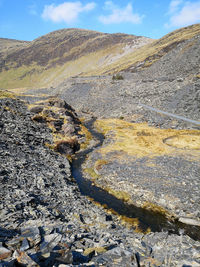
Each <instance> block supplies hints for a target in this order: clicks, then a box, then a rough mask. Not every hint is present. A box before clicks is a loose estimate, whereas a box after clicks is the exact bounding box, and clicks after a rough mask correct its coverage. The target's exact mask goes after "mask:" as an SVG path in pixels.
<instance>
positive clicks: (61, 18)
mask: <svg viewBox="0 0 200 267" xmlns="http://www.w3.org/2000/svg"><path fill="white" fill-rule="evenodd" d="M95 6H96V4H95V3H94V2H90V3H88V4H86V5H83V4H82V3H81V2H80V1H78V2H64V3H63V4H60V5H57V6H56V5H55V4H52V5H47V6H45V7H44V10H43V13H42V18H43V19H46V20H51V21H53V22H65V23H67V24H70V23H72V22H75V21H76V20H77V19H78V16H79V14H80V13H82V12H87V11H90V10H92V9H94V8H95Z"/></svg>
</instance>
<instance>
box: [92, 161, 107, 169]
mask: <svg viewBox="0 0 200 267" xmlns="http://www.w3.org/2000/svg"><path fill="white" fill-rule="evenodd" d="M108 163H109V162H108V160H105V159H98V160H97V161H96V162H95V164H94V168H95V169H96V170H97V171H99V170H100V169H101V168H102V167H103V165H106V164H108Z"/></svg>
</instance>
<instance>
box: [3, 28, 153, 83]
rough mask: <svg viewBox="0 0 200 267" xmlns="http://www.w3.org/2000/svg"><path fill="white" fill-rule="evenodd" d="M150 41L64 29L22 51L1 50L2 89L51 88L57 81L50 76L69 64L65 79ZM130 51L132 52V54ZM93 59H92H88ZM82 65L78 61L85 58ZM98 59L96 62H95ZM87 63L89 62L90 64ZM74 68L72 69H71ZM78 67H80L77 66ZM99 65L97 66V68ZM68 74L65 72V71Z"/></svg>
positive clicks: (134, 37)
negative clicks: (127, 49) (46, 86)
mask: <svg viewBox="0 0 200 267" xmlns="http://www.w3.org/2000/svg"><path fill="white" fill-rule="evenodd" d="M150 41H151V39H149V38H145V37H139V36H134V35H127V34H120V33H118V34H106V33H100V32H95V31H89V30H82V29H63V30H59V31H55V32H52V33H49V34H47V35H45V36H42V37H40V38H38V39H36V40H34V41H32V42H30V43H29V44H28V45H26V46H24V45H22V46H21V49H17V50H9V51H8V52H7V53H5V52H4V50H3V51H1V57H0V71H1V75H0V86H1V87H3V88H15V87H27V86H28V87H31V86H32V85H33V83H34V85H35V84H38V85H40V86H42V85H51V83H52V81H55V79H54V78H51V79H50V80H49V77H50V76H51V75H52V74H54V73H57V75H56V76H59V74H60V73H62V72H63V71H64V70H65V69H67V66H65V67H63V69H62V66H64V65H65V64H67V63H68V62H70V68H71V67H73V66H75V69H76V70H69V69H68V70H67V73H65V74H64V75H63V77H59V78H58V81H57V82H58V83H59V82H60V81H62V80H63V78H66V77H70V76H73V75H77V74H79V73H80V72H83V71H84V72H85V71H91V68H93V67H94V63H95V60H96V64H97V65H98V64H99V63H98V62H99V60H100V61H102V60H103V61H105V59H106V58H108V57H109V56H112V55H113V57H114V56H116V55H117V56H119V55H120V54H122V55H123V54H124V51H125V49H126V47H127V46H129V49H130V48H132V50H133V49H135V48H136V47H139V46H141V45H143V44H146V43H148V42H150ZM132 50H131V51H132ZM88 55H90V56H91V58H89V57H88ZM83 57H85V58H84V59H83V62H85V64H87V66H85V64H84V63H83V66H82V67H81V68H80V65H81V64H80V62H75V61H77V60H79V59H80V58H83ZM94 59H95V60H94ZM87 60H88V62H87ZM72 65H73V66H72ZM76 65H78V67H76ZM96 67H97V66H95V68H96ZM64 72H65V71H64Z"/></svg>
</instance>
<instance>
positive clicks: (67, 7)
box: [0, 0, 200, 41]
mask: <svg viewBox="0 0 200 267" xmlns="http://www.w3.org/2000/svg"><path fill="white" fill-rule="evenodd" d="M195 23H200V0H132V1H131V0H118V1H115V0H113V1H106V0H105V1H100V0H74V1H73V0H70V1H66V0H0V37H2V38H11V39H17V40H27V41H31V40H33V39H36V38H38V37H40V36H42V35H44V34H47V33H49V32H52V31H55V30H58V29H63V28H82V29H89V30H95V31H100V32H106V33H118V32H122V33H128V34H134V35H140V36H146V37H151V38H155V39H157V38H160V37H162V36H164V35H165V34H167V33H169V32H171V31H173V30H175V29H178V28H180V27H184V26H188V25H191V24H195Z"/></svg>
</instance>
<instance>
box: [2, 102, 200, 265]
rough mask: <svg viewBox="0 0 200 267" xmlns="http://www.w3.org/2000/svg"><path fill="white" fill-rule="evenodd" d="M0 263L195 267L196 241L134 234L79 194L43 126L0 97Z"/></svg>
mask: <svg viewBox="0 0 200 267" xmlns="http://www.w3.org/2000/svg"><path fill="white" fill-rule="evenodd" d="M0 108H1V109H0V136H1V140H0V161H1V165H0V167H1V172H0V174H1V175H0V177H1V191H0V194H1V197H0V201H1V202H0V223H1V224H0V225H1V226H0V265H1V266H20V264H21V265H23V266H38V265H39V266H73V265H78V266H100V265H102V264H103V265H104V266H124V265H126V266H185V265H188V266H198V265H199V264H200V259H199V247H200V243H199V242H197V241H194V240H192V239H191V238H189V237H188V236H184V235H180V236H178V235H169V234H168V233H150V234H148V235H143V234H140V233H134V232H133V229H128V228H125V227H123V226H121V225H120V222H119V219H118V218H117V217H116V216H114V215H112V216H111V215H109V216H108V215H107V214H106V213H105V211H104V210H103V208H101V207H97V206H95V205H94V204H93V203H92V202H91V201H89V200H87V199H86V198H85V197H83V196H81V194H80V191H79V189H78V186H77V184H76V183H75V182H74V179H73V178H72V177H71V172H70V166H69V162H68V160H67V159H66V158H65V157H63V156H61V155H59V154H58V153H57V152H54V151H52V150H50V149H49V148H48V146H46V144H47V143H48V144H52V143H53V139H52V133H51V130H50V129H49V128H48V127H47V126H46V124H45V123H41V122H34V121H32V119H31V118H32V117H33V116H34V113H30V112H29V111H28V110H27V108H26V106H25V104H24V103H23V102H22V101H20V100H14V99H0Z"/></svg>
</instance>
